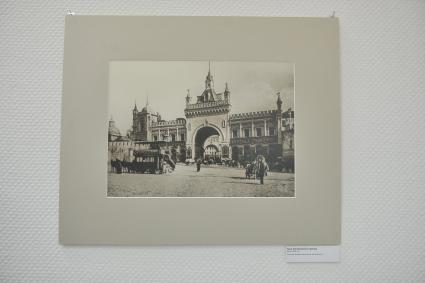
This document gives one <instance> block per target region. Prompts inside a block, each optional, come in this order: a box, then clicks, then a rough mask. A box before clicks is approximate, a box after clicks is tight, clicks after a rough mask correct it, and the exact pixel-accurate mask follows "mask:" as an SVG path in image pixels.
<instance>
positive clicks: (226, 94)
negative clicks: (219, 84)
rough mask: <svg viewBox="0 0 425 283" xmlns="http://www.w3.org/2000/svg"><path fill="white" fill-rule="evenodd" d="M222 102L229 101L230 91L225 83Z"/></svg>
mask: <svg viewBox="0 0 425 283" xmlns="http://www.w3.org/2000/svg"><path fill="white" fill-rule="evenodd" d="M224 100H226V101H229V100H230V90H229V85H228V84H227V82H226V86H225V88H224Z"/></svg>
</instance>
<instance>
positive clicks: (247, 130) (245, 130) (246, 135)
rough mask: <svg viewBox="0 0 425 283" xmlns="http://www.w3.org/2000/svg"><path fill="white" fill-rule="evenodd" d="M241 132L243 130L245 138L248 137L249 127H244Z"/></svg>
mask: <svg viewBox="0 0 425 283" xmlns="http://www.w3.org/2000/svg"><path fill="white" fill-rule="evenodd" d="M243 132H244V136H245V137H246V138H249V129H244V130H243Z"/></svg>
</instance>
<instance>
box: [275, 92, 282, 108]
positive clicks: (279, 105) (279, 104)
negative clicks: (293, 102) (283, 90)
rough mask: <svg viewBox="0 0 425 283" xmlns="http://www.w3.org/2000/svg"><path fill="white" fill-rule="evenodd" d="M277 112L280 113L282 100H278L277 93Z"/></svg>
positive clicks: (278, 95)
mask: <svg viewBox="0 0 425 283" xmlns="http://www.w3.org/2000/svg"><path fill="white" fill-rule="evenodd" d="M276 104H277V111H278V112H280V113H282V99H281V98H280V92H278V93H277V101H276Z"/></svg>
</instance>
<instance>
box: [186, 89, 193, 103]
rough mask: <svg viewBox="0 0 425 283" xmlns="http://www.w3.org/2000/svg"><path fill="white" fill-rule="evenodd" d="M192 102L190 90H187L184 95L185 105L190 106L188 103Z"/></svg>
mask: <svg viewBox="0 0 425 283" xmlns="http://www.w3.org/2000/svg"><path fill="white" fill-rule="evenodd" d="M191 100H192V97H191V96H190V89H187V94H186V105H188V104H190V101H191Z"/></svg>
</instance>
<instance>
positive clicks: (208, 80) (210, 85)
mask: <svg viewBox="0 0 425 283" xmlns="http://www.w3.org/2000/svg"><path fill="white" fill-rule="evenodd" d="M213 88H214V80H213V76H212V75H211V61H208V74H207V77H206V78H205V89H213Z"/></svg>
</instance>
